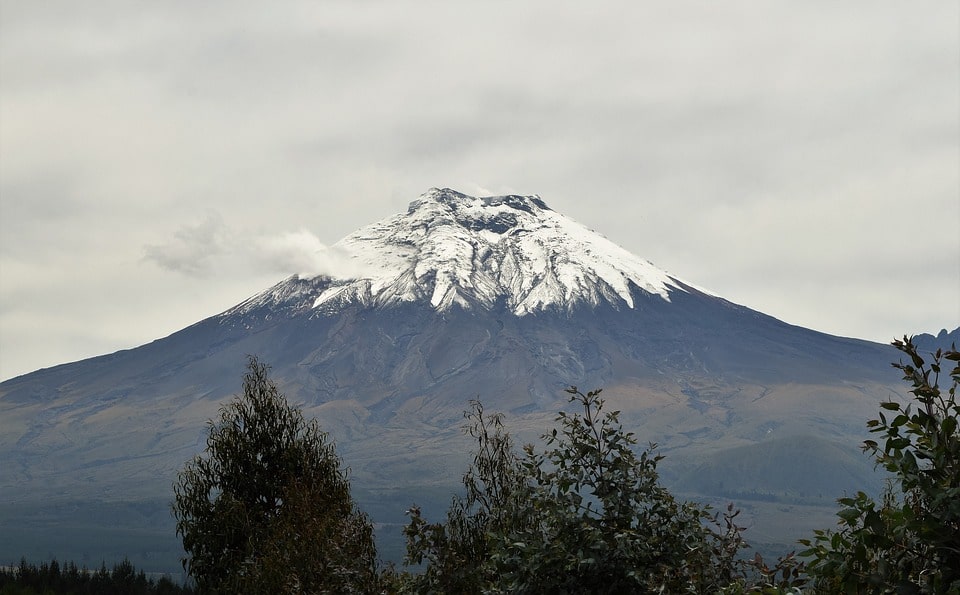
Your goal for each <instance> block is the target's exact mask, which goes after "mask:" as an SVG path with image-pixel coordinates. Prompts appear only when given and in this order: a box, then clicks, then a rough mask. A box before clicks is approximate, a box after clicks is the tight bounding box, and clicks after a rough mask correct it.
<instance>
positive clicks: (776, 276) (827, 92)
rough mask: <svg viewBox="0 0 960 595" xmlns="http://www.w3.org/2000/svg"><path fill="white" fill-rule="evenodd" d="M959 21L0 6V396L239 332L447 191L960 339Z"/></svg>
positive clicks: (745, 14)
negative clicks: (352, 242) (47, 378)
mask: <svg viewBox="0 0 960 595" xmlns="http://www.w3.org/2000/svg"><path fill="white" fill-rule="evenodd" d="M958 6H960V5H958V3H957V2H956V1H955V0H948V1H942V2H938V1H931V2H924V3H921V4H917V3H907V2H883V1H869V2H832V1H830V2H826V1H824V2H770V1H764V2H760V1H756V2H737V1H727V2H706V1H704V2H678V1H671V2H637V1H631V2H583V1H580V2H561V1H557V0H550V1H542V2H541V1H526V2H500V1H495V0H494V1H490V0H485V1H479V2H455V1H449V0H447V1H438V2H403V1H394V0H392V1H384V2H380V1H375V0H370V1H356V0H350V1H343V2H323V1H312V2H269V3H267V2H239V1H237V0H230V1H229V2H227V1H222V2H217V1H213V2H152V3H142V2H136V3H133V2H126V1H117V2H106V1H100V0H95V1H86V2H45V1H39V0H30V1H27V2H25V1H22V0H10V1H7V0H0V234H2V235H0V250H2V251H0V378H2V379H6V378H10V377H12V376H15V375H18V374H21V373H25V372H29V371H32V370H35V369H37V368H40V367H47V366H51V365H55V364H58V363H64V362H67V361H74V360H77V359H82V358H85V357H89V356H93V355H98V354H102V353H108V352H112V351H115V350H117V349H121V348H129V347H135V346H137V345H140V344H143V343H145V342H148V341H151V340H153V339H156V338H159V337H162V336H165V335H167V334H169V333H171V332H174V331H176V330H179V329H181V328H183V327H185V326H187V325H189V324H192V323H194V322H196V321H198V320H201V319H203V318H206V317H208V316H210V315H213V314H216V313H218V312H220V311H222V310H224V309H226V308H228V307H230V306H232V305H234V304H236V303H238V302H240V301H242V300H243V299H245V298H247V297H249V296H250V295H252V294H254V293H257V292H259V291H260V290H263V289H265V288H267V287H268V286H270V285H272V284H273V283H275V282H277V281H279V280H281V279H283V278H284V277H286V276H288V275H289V274H291V273H295V272H301V271H302V270H303V269H304V267H309V266H315V265H316V264H317V263H316V261H317V257H316V250H317V249H318V248H320V249H322V247H323V246H325V245H330V244H332V243H334V242H336V241H337V240H338V239H340V238H341V237H343V236H344V235H346V234H348V233H350V232H351V231H353V230H354V229H356V228H358V227H360V226H362V225H365V224H367V223H371V222H373V221H376V220H379V219H381V218H384V217H387V216H389V215H392V214H394V213H397V212H400V211H403V210H405V208H406V205H407V204H408V203H409V202H410V201H411V200H413V199H415V198H416V197H417V196H418V195H419V194H421V193H422V192H424V191H426V190H427V189H428V188H430V187H434V186H438V187H443V186H448V187H451V188H454V189H457V190H461V191H463V192H466V193H468V194H477V193H480V194H502V193H523V194H539V195H541V197H542V198H543V199H544V200H545V201H546V202H547V204H548V205H549V206H551V207H552V208H553V209H554V210H557V211H559V212H561V213H564V214H566V215H568V216H570V217H572V218H574V219H576V220H578V221H580V222H581V223H584V224H586V225H587V226H589V227H591V228H593V229H595V230H597V231H598V232H601V233H603V234H604V235H606V236H607V237H608V238H610V239H612V240H613V241H615V242H617V243H618V244H620V245H622V246H623V247H625V248H627V249H628V250H630V251H632V252H633V253H635V254H637V255H639V256H641V257H644V258H647V259H649V260H651V261H653V262H654V263H655V264H657V265H658V266H659V267H661V268H663V269H666V270H668V271H669V272H670V273H672V274H674V275H676V276H679V277H681V278H683V279H686V280H688V281H690V282H693V283H695V284H697V285H700V286H703V287H706V288H708V289H710V290H712V291H714V292H716V293H719V294H720V295H722V296H724V297H726V298H728V299H730V300H732V301H734V302H737V303H740V304H744V305H746V306H749V307H751V308H754V309H757V310H760V311H762V312H765V313H767V314H771V315H773V316H776V317H777V318H780V319H782V320H785V321H787V322H790V323H793V324H798V325H802V326H805V327H809V328H813V329H816V330H820V331H825V332H828V333H832V334H836V335H843V336H854V337H860V338H865V339H870V340H874V341H884V342H886V341H889V340H890V339H892V338H894V337H895V336H900V335H903V334H904V333H908V334H909V333H915V332H924V331H927V332H929V331H934V332H935V331H937V330H939V329H940V328H943V327H949V328H955V327H956V326H958V325H960V231H958V230H960V14H958V10H960V8H958ZM321 262H322V260H321Z"/></svg>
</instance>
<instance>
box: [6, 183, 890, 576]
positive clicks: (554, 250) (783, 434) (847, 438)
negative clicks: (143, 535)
mask: <svg viewBox="0 0 960 595" xmlns="http://www.w3.org/2000/svg"><path fill="white" fill-rule="evenodd" d="M335 248H336V250H338V251H340V252H341V253H343V254H346V255H347V260H348V262H349V267H347V268H349V269H350V270H351V274H350V275H346V276H338V277H334V276H329V275H307V276H294V277H290V278H289V279H286V280H284V281H282V282H280V283H279V284H277V285H276V286H274V287H272V288H269V289H268V290H266V291H264V292H262V293H261V294H259V295H256V296H253V297H251V298H250V299H248V300H246V301H244V302H242V303H241V304H239V305H237V306H236V307H234V308H231V309H230V310H228V311H226V312H224V313H222V314H219V315H216V316H213V317H210V318H207V319H205V320H203V321H201V322H198V323H197V324H195V325H193V326H190V327H188V328H186V329H183V330H182V331H179V332H177V333H174V334H173V335H171V336H169V337H166V338H164V339H160V340H157V341H154V342H152V343H150V344H147V345H144V346H141V347H138V348H136V349H131V350H126V351H121V352H117V353H114V354H111V355H105V356H101V357H97V358H92V359H89V360H84V361H81V362H74V363H71V364H65V365H62V366H57V367H55V368H51V369H46V370H39V371H37V372H34V373H32V374H27V375H24V376H21V377H19V378H15V379H12V380H9V381H6V382H4V383H2V384H0V448H2V449H3V452H4V454H5V457H6V460H7V461H9V464H7V465H3V466H0V493H2V494H3V498H2V502H0V520H3V518H4V516H3V515H4V514H5V513H4V510H7V511H10V510H18V511H20V510H23V507H24V506H28V507H29V506H34V507H40V508H38V509H37V510H40V509H41V508H42V510H45V511H46V512H45V513H43V514H46V515H47V516H48V517H49V516H52V515H54V514H61V511H62V510H64V508H63V507H64V506H68V505H67V504H65V503H70V502H73V503H76V502H86V503H87V504H76V505H75V506H77V507H79V509H81V510H83V509H84V508H83V506H87V507H88V509H89V507H90V506H91V504H90V503H92V502H95V503H97V506H98V507H100V508H96V510H102V507H103V506H104V503H105V502H106V503H109V502H117V503H118V506H120V504H119V503H122V504H123V506H126V507H129V504H130V503H131V502H134V503H137V502H141V503H147V502H152V503H153V504H150V505H147V504H144V505H143V508H142V509H143V510H144V511H146V512H145V513H144V515H145V516H144V518H145V520H144V521H143V523H146V525H144V526H145V527H146V529H144V531H146V530H147V529H150V530H151V531H152V530H153V529H154V528H155V527H156V523H157V522H159V521H157V518H158V517H157V513H156V502H157V501H158V499H159V501H160V502H164V498H166V499H169V497H170V494H171V491H170V489H171V488H170V486H171V483H172V481H173V478H174V477H175V474H176V472H177V471H178V470H179V469H180V468H181V467H182V465H183V463H184V461H185V460H187V459H188V458H189V457H191V456H192V455H193V454H194V453H196V452H199V451H200V450H201V449H202V448H203V444H204V433H203V429H204V423H205V422H206V420H207V419H210V418H212V417H214V416H215V414H216V409H217V407H218V406H219V405H220V404H221V403H222V402H223V401H224V400H226V399H227V398H229V397H230V396H231V395H232V394H234V393H235V392H237V391H238V390H239V388H240V380H241V375H242V372H243V368H244V365H245V361H246V355H247V354H257V355H258V356H259V357H260V359H261V361H264V362H268V363H270V364H271V365H272V367H273V377H274V378H275V379H276V380H277V381H278V383H279V384H280V386H281V388H282V390H284V392H285V393H286V394H287V396H288V398H289V399H290V400H291V401H292V402H293V403H296V404H299V405H300V406H302V407H303V408H304V410H305V413H306V414H307V415H309V416H315V417H317V418H318V419H319V420H320V422H321V424H322V425H323V426H324V428H325V429H327V430H328V431H329V432H330V433H331V434H332V435H333V436H334V438H335V439H336V440H337V444H338V451H339V452H340V454H341V455H342V456H343V458H344V460H345V461H346V463H347V464H348V465H349V466H350V467H351V469H352V473H353V481H354V485H355V486H356V487H357V489H358V493H360V494H361V503H362V504H363V505H364V507H365V508H367V509H368V510H371V511H372V512H374V514H375V518H376V520H378V521H381V522H385V523H398V522H402V520H403V515H402V511H403V510H405V508H406V507H407V506H408V505H409V504H410V502H412V501H414V500H416V501H417V502H419V503H421V504H430V503H435V504H436V505H437V506H443V505H445V504H446V502H447V500H448V498H449V493H450V490H452V489H455V487H456V485H457V482H458V480H459V476H460V474H461V473H462V472H463V470H464V469H465V463H466V451H467V449H469V447H470V444H469V442H468V441H467V440H465V439H464V438H463V436H462V435H461V432H460V425H461V423H462V412H463V410H464V409H465V408H466V404H467V400H468V399H471V398H476V397H480V398H481V399H482V400H483V401H484V403H485V404H486V406H487V408H488V409H490V410H501V411H505V412H507V413H508V420H507V421H508V425H509V426H508V427H509V428H510V429H511V430H512V431H513V432H514V433H516V434H517V435H518V437H519V441H521V442H522V441H530V440H534V439H536V437H537V435H538V434H539V433H541V432H543V431H546V430H547V429H548V428H550V427H552V423H553V422H552V420H553V417H554V415H555V414H556V412H557V411H558V410H559V409H560V408H563V407H565V406H566V399H565V397H566V395H565V394H564V393H563V388H565V387H567V386H569V385H577V386H580V387H582V388H586V389H590V388H595V387H603V388H604V391H605V392H604V394H605V395H607V396H608V399H609V401H610V403H611V406H612V407H615V408H618V409H621V410H623V416H622V419H623V421H624V422H625V423H626V424H627V426H628V427H629V429H631V430H632V431H634V432H635V433H636V434H637V435H638V437H639V438H640V440H641V441H646V440H650V441H656V442H658V443H659V444H660V445H661V446H660V447H661V449H662V451H663V452H664V453H665V454H667V455H668V458H667V460H666V461H665V463H664V465H663V467H662V469H663V472H664V474H665V477H666V478H667V479H668V480H670V481H675V482H676V485H677V486H678V487H679V488H681V489H685V490H689V491H690V492H691V493H693V494H695V495H697V496H701V497H724V495H725V494H728V493H737V494H746V495H749V494H751V493H761V494H763V495H764V498H766V499H769V498H783V499H785V500H789V499H791V498H795V497H796V492H797V490H796V486H797V485H798V484H802V483H803V481H804V479H803V477H795V476H790V478H789V485H786V484H785V485H784V486H783V489H782V490H780V491H779V492H777V490H776V489H775V487H776V482H775V481H773V482H771V480H770V479H769V478H764V477H756V478H751V476H750V474H749V473H745V472H743V469H749V465H748V464H747V463H746V462H745V461H744V457H748V456H753V455H751V454H750V453H756V452H764V451H765V452H767V454H768V455H769V456H768V457H767V458H766V459H765V460H764V468H771V469H772V468H777V466H781V467H783V466H791V465H792V461H791V457H795V456H802V455H800V454H799V453H793V452H792V450H791V447H792V445H794V444H800V443H806V444H810V445H813V446H811V452H815V453H820V454H819V455H818V456H817V460H818V461H820V462H821V463H822V465H826V466H830V465H834V463H835V466H836V467H837V468H836V469H833V468H830V469H822V468H821V467H822V466H818V467H809V469H810V472H815V471H817V469H818V468H820V471H822V475H823V477H822V478H817V480H816V482H815V483H816V485H817V486H818V494H821V499H822V502H823V503H824V504H825V505H829V506H832V498H834V497H836V496H837V495H838V494H839V493H841V492H842V491H843V490H850V489H856V488H858V487H860V486H859V485H856V482H857V481H859V479H860V478H862V477H864V476H865V475H863V474H869V473H871V470H870V467H871V465H870V462H869V460H867V459H866V458H865V457H863V458H859V459H858V458H857V457H860V455H859V452H858V449H857V444H858V443H859V440H860V437H861V435H862V434H863V433H864V422H865V420H866V419H868V418H869V416H870V415H872V413H873V412H874V411H875V410H876V404H877V402H878V401H879V400H881V399H885V398H890V397H891V396H896V394H897V392H896V391H899V387H898V386H897V382H898V378H897V374H896V373H895V370H892V369H891V368H890V367H889V365H888V364H889V362H890V361H892V360H894V359H896V352H894V351H893V350H892V348H890V347H887V346H883V345H878V344H874V343H869V342H866V341H859V340H855V339H844V338H839V337H832V336H829V335H825V334H823V333H818V332H814V331H810V330H807V329H803V328H799V327H796V326H792V325H789V324H786V323H784V322H781V321H779V320H776V319H774V318H772V317H769V316H766V315H764V314H761V313H758V312H755V311H753V310H750V309H748V308H745V307H743V306H739V305H736V304H733V303H731V302H728V301H726V300H724V299H722V298H720V297H718V296H715V295H712V294H710V293H709V292H706V291H704V290H701V289H698V288H697V287H695V286H694V285H692V284H690V283H687V282H685V281H682V280H680V279H678V278H676V277H674V276H671V275H669V274H667V273H665V272H663V271H661V270H659V269H657V268H656V267H654V266H653V265H652V264H650V263H649V262H647V261H644V260H642V259H639V258H637V257H635V256H633V255H631V254H629V253H627V252H626V251H624V250H623V249H622V248H619V247H617V246H616V245H614V244H613V243H612V242H610V241H609V240H606V239H605V238H603V237H602V236H599V235H597V234H594V233H593V232H590V231H589V230H587V229H586V228H584V227H583V226H581V225H579V224H578V223H576V222H573V221H571V220H569V219H566V218H564V217H563V216H562V215H560V214H558V213H555V212H553V211H551V210H550V209H549V208H548V207H547V206H546V204H545V203H544V202H543V201H542V200H541V199H539V198H538V197H517V196H507V197H487V198H474V197H468V196H466V195H463V194H459V193H456V192H454V191H451V190H436V189H434V190H431V191H429V192H427V193H426V194H424V195H423V196H421V197H420V198H419V199H417V200H415V201H414V202H412V203H411V205H410V207H409V209H408V210H407V211H406V212H405V213H401V214H398V215H395V216H393V217H389V218H387V219H384V220H382V221H380V222H378V223H375V224H373V225H370V226H368V227H365V228H363V229H361V230H358V231H357V232H355V233H353V234H350V235H349V236H347V237H346V238H344V239H343V240H341V241H340V242H339V243H338V244H337V245H336V246H335ZM795 437H802V441H804V442H798V441H797V440H799V438H796V440H794V438H795ZM774 439H777V440H779V441H778V442H776V443H770V444H772V445H773V446H771V447H770V448H766V447H765V445H767V444H768V442H769V441H771V440H774ZM784 445H786V446H784ZM843 445H847V446H846V447H844V446H843ZM844 448H846V450H845V452H846V453H847V455H849V456H834V454H831V453H836V452H838V451H837V450H836V449H841V450H843V449H844ZM720 460H726V461H728V463H729V469H732V470H736V472H735V473H734V472H733V471H731V473H732V474H733V476H735V477H737V483H738V484H743V485H738V486H736V489H734V487H732V486H729V485H725V486H724V487H723V491H722V493H721V492H718V491H717V490H714V489H713V488H711V485H713V484H715V483H716V482H712V483H711V482H707V481H703V482H697V481H693V480H692V479H691V477H692V476H691V475H690V474H691V473H694V476H695V475H696V471H697V469H699V468H700V466H702V465H704V464H710V465H713V466H717V467H719V463H716V461H720ZM857 460H862V467H861V468H858V469H857V470H856V471H855V472H851V471H850V468H849V465H851V464H854V465H856V461H857ZM711 461H714V463H711ZM851 461H853V463H851ZM801 468H802V467H801ZM851 473H853V475H854V476H856V479H851V480H850V482H845V481H844V479H843V478H845V477H850V476H851ZM701 475H703V476H704V477H707V476H708V474H705V473H703V474H701ZM848 483H849V485H848ZM711 490H713V491H711ZM810 497H811V496H809V495H808V494H805V495H804V498H806V499H807V500H809V498H810ZM807 500H805V501H804V502H805V503H806V504H809V502H808V501H807ZM69 506H74V504H70V505H69ZM4 507H7V508H4ZM43 507H46V508H43ZM151 507H152V508H151ZM68 509H69V510H73V508H69V507H68ZM134 509H137V508H136V507H134ZM123 510H125V511H126V510H128V508H124V509H123ZM51 511H53V512H51ZM7 514H8V515H12V514H13V513H7ZM37 514H41V513H37ZM9 518H12V516H11V517H8V521H7V523H8V525H7V526H10V525H9V523H10V522H11V521H9ZM799 521H801V522H802V519H799ZM17 522H19V521H17ZM98 522H99V521H98ZM151 523H152V524H151ZM133 524H135V523H133ZM161 525H162V522H161ZM18 526H19V525H18ZM110 526H111V525H110V521H109V519H104V520H103V521H102V522H100V524H95V526H93V527H89V526H88V527H86V528H85V529H83V531H86V532H91V531H93V532H95V531H100V530H105V529H103V528H104V527H110ZM793 527H794V528H796V527H797V526H796V524H795V525H793ZM122 529H123V528H117V529H116V531H120V533H122ZM111 530H114V529H111ZM394 530H396V529H394ZM386 531H387V530H386V529H383V530H382V531H381V532H382V533H385V532H386ZM22 535H24V536H25V539H28V540H29V539H33V540H34V541H36V543H37V547H40V548H50V547H51V546H50V544H49V543H48V542H47V541H44V539H46V538H45V537H43V535H45V533H43V531H42V530H40V529H39V528H37V526H35V525H30V524H29V523H28V524H26V525H24V526H23V527H22ZM169 536H170V539H171V540H173V539H174V537H173V533H172V529H171V530H170V533H169ZM797 536H799V531H798V532H797V533H796V534H795V535H791V536H790V537H789V538H790V539H792V538H794V537H797ZM61 537H62V535H61ZM77 539H78V543H81V544H85V545H83V546H82V547H87V548H88V549H87V550H79V551H86V552H87V553H88V554H89V555H96V551H95V549H90V548H95V546H94V545H90V543H89V542H84V541H83V539H82V538H81V537H77ZM117 539H119V537H117ZM394 539H395V540H398V539H399V537H398V534H397V535H394ZM78 547H81V546H78ZM158 547H159V546H158ZM164 547H167V548H168V549H169V547H170V546H169V543H167V545H166V546H164ZM49 551H54V552H56V551H57V550H55V549H50V550H49ZM165 551H166V550H165ZM5 553H7V552H4V551H0V556H3V555H4V554H5ZM10 553H11V554H12V555H13V556H14V557H15V558H17V557H19V555H20V554H21V553H25V552H22V551H21V552H19V553H18V552H10ZM128 553H129V552H128ZM59 555H60V556H61V557H63V556H64V555H66V552H64V553H60V554H59ZM72 556H73V557H77V556H76V554H73V555H72ZM157 556H159V554H158V555H156V556H155V558H156V557H157ZM8 557H9V556H8ZM168 557H169V556H168ZM134 561H135V562H138V560H134ZM138 565H141V566H142V562H141V563H138Z"/></svg>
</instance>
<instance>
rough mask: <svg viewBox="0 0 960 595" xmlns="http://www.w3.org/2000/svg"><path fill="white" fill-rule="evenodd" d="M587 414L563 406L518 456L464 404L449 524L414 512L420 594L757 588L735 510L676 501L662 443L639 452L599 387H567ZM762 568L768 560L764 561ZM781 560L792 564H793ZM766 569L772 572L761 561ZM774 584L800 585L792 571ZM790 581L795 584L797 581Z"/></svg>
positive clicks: (411, 549) (490, 423)
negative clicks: (664, 472) (459, 493)
mask: <svg viewBox="0 0 960 595" xmlns="http://www.w3.org/2000/svg"><path fill="white" fill-rule="evenodd" d="M568 392H569V393H570V395H571V401H572V402H575V403H577V404H578V405H580V406H581V407H582V413H574V414H566V413H560V414H559V416H558V418H557V421H558V423H559V425H560V427H559V429H558V430H557V429H555V430H553V431H552V432H551V433H549V434H547V435H545V436H544V437H543V438H544V440H545V441H546V445H547V449H546V450H545V451H543V452H538V451H536V450H535V449H534V447H533V446H527V447H525V449H524V450H525V454H524V455H523V456H522V457H521V456H518V455H517V454H516V452H515V451H514V450H513V449H512V447H511V445H510V440H509V436H508V435H507V434H506V432H504V431H503V427H502V423H501V417H500V416H499V415H496V416H485V415H484V414H483V408H482V406H480V404H479V403H474V404H473V411H472V412H469V413H467V418H468V419H469V420H470V421H471V424H470V425H469V426H468V431H469V433H470V435H471V436H472V437H474V438H476V439H477V446H478V449H477V451H476V452H475V454H474V460H473V463H472V465H471V467H470V469H469V470H468V472H467V474H466V475H465V476H464V486H465V487H466V496H465V497H462V498H454V500H453V502H452V504H451V507H450V510H449V511H448V513H447V520H446V523H435V524H430V523H427V522H426V521H425V520H424V519H423V518H422V517H421V516H420V511H419V509H417V508H414V509H412V510H411V521H410V523H409V524H408V526H407V528H406V530H405V533H406V535H407V546H408V549H407V562H408V563H414V564H420V563H426V568H425V569H424V572H423V574H421V575H419V576H414V577H410V578H409V579H408V587H410V589H411V590H412V591H414V592H461V593H479V592H509V593H514V592H517V593H529V592H538V593H639V592H669V593H680V592H689V593H708V592H709V593H716V592H726V591H725V590H726V589H730V591H729V592H731V593H732V592H741V593H743V592H752V591H750V589H749V588H748V586H747V583H746V581H745V579H744V573H743V571H744V570H745V568H746V566H748V564H747V563H744V562H740V561H738V559H737V557H736V555H737V553H738V552H739V551H740V549H741V548H742V547H744V546H745V544H744V542H743V540H742V538H741V535H740V532H741V529H740V528H739V527H737V526H736V524H735V523H734V522H733V519H734V517H735V516H736V514H737V513H736V512H735V511H734V510H733V509H732V507H731V508H730V509H729V510H728V512H727V513H726V514H725V515H723V517H722V520H721V519H720V518H718V516H717V515H715V514H713V513H712V512H711V511H710V510H709V508H708V507H705V506H701V505H698V504H695V503H690V502H682V501H678V500H676V499H675V498H674V497H673V496H672V495H671V494H670V493H669V491H667V490H666V489H665V488H664V487H663V486H662V485H660V483H659V477H658V474H657V470H656V467H657V463H658V462H659V461H660V460H661V458H662V457H660V455H657V454H655V452H654V450H655V445H650V447H649V448H647V449H646V450H644V451H642V452H641V453H640V454H637V453H636V452H634V448H633V447H634V445H635V444H636V440H635V439H634V437H633V435H632V434H631V433H629V432H626V431H624V429H623V427H622V426H621V424H620V422H619V420H618V412H616V411H614V412H610V413H605V412H603V405H604V402H603V400H602V399H601V398H600V396H599V395H600V391H599V390H598V391H593V392H589V393H587V394H583V393H582V392H580V391H579V390H577V389H576V387H572V388H571V389H569V391H568ZM757 564H758V568H759V567H760V566H762V561H759V560H758V562H757ZM787 565H790V568H787V567H786V566H781V565H778V567H777V569H776V570H777V571H778V572H783V571H785V570H786V571H787V573H790V572H791V571H793V570H794V566H792V565H791V563H790V562H789V561H788V562H787ZM764 570H767V571H768V573H769V569H765V568H764ZM784 576H785V577H786V578H784V579H783V580H782V581H781V582H780V583H776V584H775V585H774V586H777V585H779V584H788V583H789V584H802V581H801V580H800V579H798V578H797V577H796V574H795V573H793V574H790V575H789V577H787V575H786V574H784ZM791 581H794V582H791Z"/></svg>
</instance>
